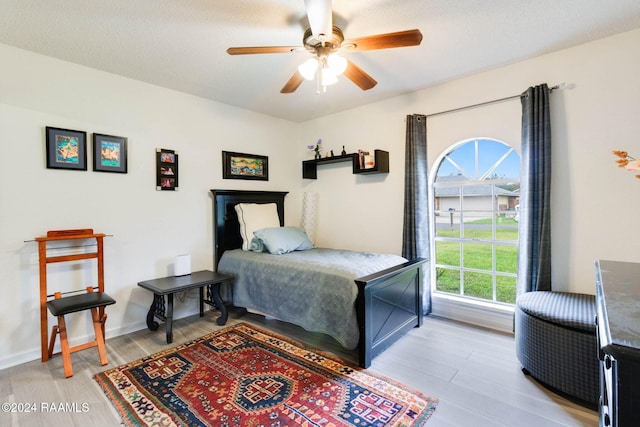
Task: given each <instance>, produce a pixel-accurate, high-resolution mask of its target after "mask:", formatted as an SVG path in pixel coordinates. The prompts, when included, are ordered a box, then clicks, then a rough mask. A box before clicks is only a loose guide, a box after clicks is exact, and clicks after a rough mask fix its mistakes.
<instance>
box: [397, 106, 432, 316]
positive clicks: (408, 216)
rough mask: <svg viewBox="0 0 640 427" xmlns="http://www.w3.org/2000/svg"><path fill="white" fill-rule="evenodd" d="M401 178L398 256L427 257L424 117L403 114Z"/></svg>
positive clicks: (426, 284)
mask: <svg viewBox="0 0 640 427" xmlns="http://www.w3.org/2000/svg"><path fill="white" fill-rule="evenodd" d="M406 133H407V134H406V146H405V164H404V167H405V178H404V225H403V233H402V256H403V257H405V258H407V259H413V258H426V259H429V198H428V192H427V189H428V185H429V181H428V178H429V177H428V173H427V172H428V171H427V117H426V116H424V115H419V114H413V115H408V116H407V132H406ZM430 271H431V269H430V268H429V267H424V268H423V269H422V279H423V281H422V289H423V293H422V311H423V314H425V315H426V314H429V313H431V287H430V283H431V282H430V280H429V275H430Z"/></svg>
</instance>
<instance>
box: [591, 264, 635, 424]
mask: <svg viewBox="0 0 640 427" xmlns="http://www.w3.org/2000/svg"><path fill="white" fill-rule="evenodd" d="M596 306H597V319H596V321H597V324H598V328H597V330H598V349H599V350H598V359H599V360H600V425H601V426H618V427H623V426H637V425H639V423H640V263H630V262H620V261H597V262H596Z"/></svg>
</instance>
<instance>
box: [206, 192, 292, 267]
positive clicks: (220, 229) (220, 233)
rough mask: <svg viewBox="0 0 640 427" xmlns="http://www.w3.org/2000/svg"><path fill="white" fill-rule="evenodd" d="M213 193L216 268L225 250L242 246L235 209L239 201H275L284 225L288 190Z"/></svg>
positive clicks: (281, 224) (281, 223) (214, 258)
mask: <svg viewBox="0 0 640 427" xmlns="http://www.w3.org/2000/svg"><path fill="white" fill-rule="evenodd" d="M211 193H212V194H213V232H214V233H215V235H214V237H213V240H214V248H213V261H214V265H215V268H216V270H217V269H218V261H220V258H221V257H222V254H223V253H224V251H226V250H227V249H238V248H241V247H242V237H240V223H238V215H237V214H236V210H235V206H236V205H237V204H238V203H275V204H276V206H277V208H278V216H279V217H280V226H284V197H285V196H286V195H287V194H288V191H244V190H211Z"/></svg>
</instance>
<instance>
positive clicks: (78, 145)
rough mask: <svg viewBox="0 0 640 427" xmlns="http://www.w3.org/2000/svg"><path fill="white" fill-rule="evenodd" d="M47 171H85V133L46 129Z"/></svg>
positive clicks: (52, 128)
mask: <svg viewBox="0 0 640 427" xmlns="http://www.w3.org/2000/svg"><path fill="white" fill-rule="evenodd" d="M46 150H47V153H46V156H47V168H48V169H71V170H83V171H86V170H87V133H86V132H83V131H79V130H71V129H60V128H54V127H49V126H47V127H46Z"/></svg>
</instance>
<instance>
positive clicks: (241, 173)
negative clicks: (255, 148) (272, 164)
mask: <svg viewBox="0 0 640 427" xmlns="http://www.w3.org/2000/svg"><path fill="white" fill-rule="evenodd" d="M222 178H223V179H249V180H258V181H268V180H269V157H267V156H261V155H258V154H247V153H236V152H233V151H223V152H222Z"/></svg>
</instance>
